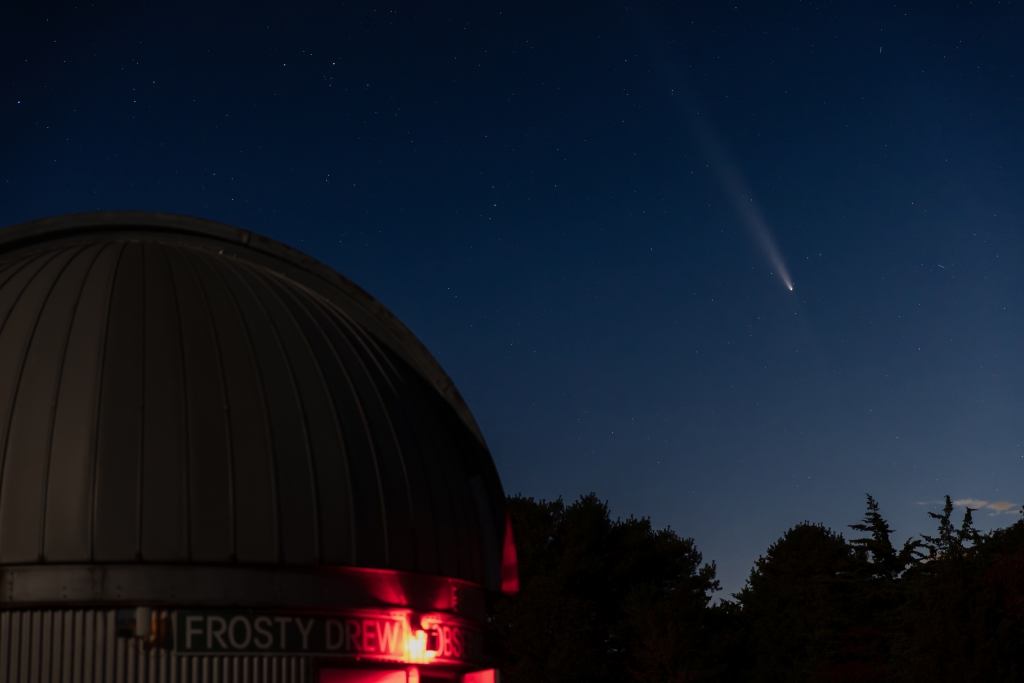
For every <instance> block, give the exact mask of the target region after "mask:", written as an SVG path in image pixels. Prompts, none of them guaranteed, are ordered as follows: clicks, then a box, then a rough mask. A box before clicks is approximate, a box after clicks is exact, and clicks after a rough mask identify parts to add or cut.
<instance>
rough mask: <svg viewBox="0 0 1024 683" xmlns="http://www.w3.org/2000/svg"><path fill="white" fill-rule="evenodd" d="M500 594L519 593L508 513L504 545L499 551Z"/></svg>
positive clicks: (517, 567) (510, 517) (517, 570)
mask: <svg viewBox="0 0 1024 683" xmlns="http://www.w3.org/2000/svg"><path fill="white" fill-rule="evenodd" d="M501 592H502V593H504V594H505V595H515V594H516V593H518V592H519V558H518V557H517V555H516V539H515V537H514V536H513V535H512V515H510V514H509V513H508V512H506V513H505V544H504V547H503V548H502V551H501Z"/></svg>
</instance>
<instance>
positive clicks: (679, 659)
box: [489, 494, 1024, 683]
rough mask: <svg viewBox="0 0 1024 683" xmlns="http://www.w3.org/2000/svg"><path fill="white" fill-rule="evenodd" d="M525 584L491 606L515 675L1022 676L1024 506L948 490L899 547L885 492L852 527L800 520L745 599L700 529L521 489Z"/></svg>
mask: <svg viewBox="0 0 1024 683" xmlns="http://www.w3.org/2000/svg"><path fill="white" fill-rule="evenodd" d="M508 505H509V509H510V510H511V514H512V520H513V524H514V527H515V533H516V542H517V546H518V550H519V571H520V586H521V591H520V593H519V594H518V595H516V596H512V597H504V598H501V599H499V600H498V601H496V602H495V603H494V604H493V605H491V606H490V614H489V628H490V629H491V633H490V642H491V644H492V646H493V647H494V653H493V655H494V657H495V659H496V660H497V662H498V665H499V666H500V668H501V671H502V680H503V681H504V683H542V682H550V683H570V682H575V681H579V682H581V683H582V682H584V681H586V682H587V683H596V682H605V681H607V682H609V683H610V682H615V683H625V682H636V683H684V682H686V683H689V682H691V681H723V682H725V681H753V682H762V681H763V682H769V681H770V682H775V681H785V682H794V683H796V682H803V681H858V682H869V681H894V682H895V681H900V682H903V681H906V682H916V681H922V682H924V681H927V682H928V683H939V682H944V681H956V682H957V683H963V682H964V681H1019V680H1024V521H1018V522H1017V523H1015V524H1013V525H1012V526H1010V527H1008V528H1005V529H1000V530H997V531H993V532H991V533H987V534H982V533H979V532H978V531H977V530H976V529H975V528H974V524H973V521H972V518H971V515H972V512H973V510H971V509H969V508H968V509H967V511H966V512H965V514H964V516H963V518H962V520H960V523H959V524H956V523H955V522H954V519H953V511H954V510H953V504H952V502H951V501H950V500H949V497H947V498H946V505H945V508H944V509H943V512H942V513H941V514H940V513H933V512H929V513H928V514H929V515H931V516H932V517H933V518H935V520H936V523H937V527H938V529H937V531H936V533H935V535H934V536H924V537H922V538H919V539H916V540H909V541H907V542H906V543H904V544H903V545H902V546H900V547H897V546H894V545H893V543H892V541H891V539H890V536H891V535H892V531H891V529H890V528H889V525H888V523H887V522H886V521H885V519H884V518H883V517H882V515H881V513H880V511H879V508H878V505H877V504H876V502H875V501H874V500H873V499H872V498H871V496H868V499H867V512H866V514H865V516H864V518H863V520H862V521H861V522H860V523H859V524H853V525H851V529H852V531H853V532H854V533H853V534H852V535H853V536H854V538H852V539H851V540H847V539H846V538H844V536H843V535H842V534H840V533H836V532H834V531H832V530H830V529H827V528H825V527H824V526H822V525H820V524H811V523H803V524H799V525H797V526H795V527H793V528H792V529H790V530H789V531H787V532H786V533H785V534H783V536H782V538H780V539H779V540H778V541H776V542H775V543H774V544H773V545H772V546H771V547H770V548H768V550H767V552H766V553H765V554H764V556H762V557H761V558H759V559H758V560H757V562H756V563H755V565H754V567H753V569H752V570H751V573H750V578H749V579H748V581H747V584H746V586H745V587H744V588H743V589H742V590H741V591H740V592H739V593H737V594H736V595H734V596H732V599H723V600H718V601H717V602H715V603H714V604H713V601H712V598H713V597H715V595H714V594H715V592H716V591H717V590H719V585H718V582H717V581H716V579H715V566H714V564H713V563H712V564H707V563H704V561H703V558H702V557H701V554H700V552H698V550H697V548H696V546H695V545H694V543H693V541H692V540H691V539H687V538H682V537H680V536H679V535H677V534H676V533H675V532H674V531H672V530H671V529H655V528H653V527H652V526H651V524H650V521H649V520H647V519H636V518H632V517H631V518H629V519H625V520H622V519H614V520H613V519H612V518H611V516H610V514H609V510H608V507H607V505H606V504H605V503H603V502H602V501H600V500H599V499H598V498H597V497H596V496H594V495H593V494H591V495H589V496H584V497H581V498H580V499H579V500H578V501H576V502H574V503H572V504H570V505H566V504H565V503H563V502H562V501H561V500H556V501H536V500H534V499H532V498H524V497H521V496H514V497H510V498H509V500H508Z"/></svg>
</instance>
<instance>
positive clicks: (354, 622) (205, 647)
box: [173, 610, 483, 664]
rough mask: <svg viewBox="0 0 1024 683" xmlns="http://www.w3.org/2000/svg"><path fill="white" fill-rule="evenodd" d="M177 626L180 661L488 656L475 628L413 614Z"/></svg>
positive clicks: (197, 613) (220, 614)
mask: <svg viewBox="0 0 1024 683" xmlns="http://www.w3.org/2000/svg"><path fill="white" fill-rule="evenodd" d="M173 619H174V648H175V651H176V652H178V653H179V654H189V655H204V654H209V655H254V654H255V655H259V654H268V655H269V654H291V655H309V656H315V657H341V658H352V659H357V660H370V661H386V662H402V663H410V664H427V663H431V662H437V663H453V664H458V663H470V662H478V661H480V660H481V659H482V657H483V634H482V633H481V632H480V630H479V629H478V628H477V627H476V626H475V625H474V624H473V623H472V622H469V621H467V620H465V619H460V618H458V617H452V616H449V615H438V614H428V615H422V616H420V615H414V614H413V613H412V612H410V611H409V610H347V611H345V612H335V613H333V614H283V613H271V612H255V611H226V610H178V611H176V612H174V613H173Z"/></svg>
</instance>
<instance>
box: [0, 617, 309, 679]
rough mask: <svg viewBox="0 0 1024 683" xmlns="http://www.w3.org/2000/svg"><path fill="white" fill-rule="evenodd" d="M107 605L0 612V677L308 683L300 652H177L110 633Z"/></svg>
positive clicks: (111, 621)
mask: <svg viewBox="0 0 1024 683" xmlns="http://www.w3.org/2000/svg"><path fill="white" fill-rule="evenodd" d="M115 614H116V613H115V612H114V610H23V611H0V683H311V682H312V681H313V668H314V667H313V666H312V662H311V661H310V660H309V659H307V658H304V657H273V656H264V657H178V656H176V655H174V653H173V652H171V651H170V650H167V649H164V648H159V647H153V648H150V649H146V648H145V647H144V646H143V643H142V641H141V640H139V639H137V638H122V637H118V636H116V635H115V630H114V624H115Z"/></svg>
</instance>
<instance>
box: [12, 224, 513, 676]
mask: <svg viewBox="0 0 1024 683" xmlns="http://www.w3.org/2000/svg"><path fill="white" fill-rule="evenodd" d="M517 589H518V576H517V568H516V558H515V545H514V543H513V540H512V530H511V524H510V522H509V520H508V516H507V513H506V510H505V498H504V493H503V492H502V488H501V482H500V480H499V478H498V474H497V471H496V470H495V467H494V463H493V461H492V459H491V456H490V453H489V452H488V450H487V446H486V444H485V442H484V439H483V436H482V435H481V433H480V430H479V428H478V427H477V425H476V422H475V421H474V420H473V416H472V415H471V414H470V412H469V409H468V408H467V407H466V404H465V403H464V402H463V400H462V398H461V396H460V395H459V393H458V391H457V390H456V389H455V387H454V386H453V385H452V383H451V380H450V379H449V378H448V377H447V376H446V375H445V373H444V372H443V371H442V370H441V368H440V366H439V365H438V364H437V362H436V361H435V360H434V358H433V357H432V356H431V355H430V353H429V352H427V350H426V349H425V348H424V347H423V345H422V344H420V342H419V341H418V340H417V339H416V338H415V337H414V336H413V335H412V333H410V332H409V330H408V329H406V328H405V326H403V325H402V323H401V322H399V321H398V320H397V319H396V318H395V317H394V316H393V315H392V314H391V313H389V312H388V311H387V310H386V309H385V308H384V307H383V306H382V305H381V304H379V303H378V302H377V301H375V300H374V299H373V298H372V297H370V296H369V295H368V294H366V293H365V292H364V291H362V290H361V289H359V288H358V287H357V286H356V285H354V284H353V283H351V282H349V281H348V280H347V279H345V278H344V277H342V276H341V275H339V274H337V273H336V272H334V271H332V270H331V269H329V268H327V267H326V266H324V265H322V264H320V263H318V262H317V261H315V260H314V259H312V258H310V257H308V256H306V255H304V254H301V253H299V252H297V251H294V250H292V249H290V248H288V247H285V246H283V245H281V244H278V243H276V242H273V241H271V240H269V239H266V238H264V237H260V236H259V235H255V234H253V233H250V232H247V231H245V230H239V229H236V228H232V227H230V226H226V225H222V224H218V223H212V222H208V221H203V220H198V219H194V218H187V217H182V216H170V215H162V214H149V213H120V212H118V213H93V214H76V215H70V216H63V217H58V218H52V219H45V220H40V221H35V222H32V223H26V224H23V225H19V226H15V227H11V228H7V229H5V230H0V683H3V682H7V681H38V682H39V683H50V682H51V681H53V682H56V681H62V682H63V681H74V682H76V683H101V682H106V681H118V682H119V683H122V682H123V683H134V682H136V681H138V682H142V681H154V682H156V681H159V682H162V683H185V682H200V681H201V682H211V683H212V682H222V683H235V682H239V683H240V682H242V681H245V682H247V683H262V682H267V683H270V682H273V683H377V682H381V683H430V682H432V681H438V682H439V681H456V682H460V683H477V682H480V683H483V682H486V681H494V680H495V679H496V677H497V674H496V672H495V671H494V670H493V669H491V668H490V667H489V664H488V660H487V656H486V654H485V643H484V632H483V626H484V621H485V604H486V599H487V596H488V594H491V595H496V594H499V593H500V592H502V591H504V592H506V593H510V592H515V591H516V590H517Z"/></svg>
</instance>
